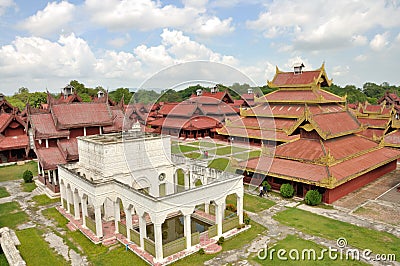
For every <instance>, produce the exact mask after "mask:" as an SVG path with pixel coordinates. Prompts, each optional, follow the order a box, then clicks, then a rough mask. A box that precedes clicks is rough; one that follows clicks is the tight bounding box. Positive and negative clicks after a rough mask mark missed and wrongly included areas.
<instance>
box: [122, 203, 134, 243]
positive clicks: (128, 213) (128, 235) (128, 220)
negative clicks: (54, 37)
mask: <svg viewBox="0 0 400 266" xmlns="http://www.w3.org/2000/svg"><path fill="white" fill-rule="evenodd" d="M124 211H125V219H126V238H128V240H129V241H131V229H132V212H131V209H130V208H129V209H124Z"/></svg>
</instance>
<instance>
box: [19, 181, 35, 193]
mask: <svg viewBox="0 0 400 266" xmlns="http://www.w3.org/2000/svg"><path fill="white" fill-rule="evenodd" d="M21 186H22V191H24V192H32V191H33V190H34V189H35V188H36V184H35V182H32V183H25V182H22V183H21Z"/></svg>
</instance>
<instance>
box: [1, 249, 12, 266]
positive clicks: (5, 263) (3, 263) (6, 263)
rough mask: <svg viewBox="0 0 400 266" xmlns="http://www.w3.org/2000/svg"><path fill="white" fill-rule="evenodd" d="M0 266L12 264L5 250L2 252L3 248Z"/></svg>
mask: <svg viewBox="0 0 400 266" xmlns="http://www.w3.org/2000/svg"><path fill="white" fill-rule="evenodd" d="M0 265H1V266H8V265H10V264H8V261H7V258H6V255H4V253H3V250H1V247H0Z"/></svg>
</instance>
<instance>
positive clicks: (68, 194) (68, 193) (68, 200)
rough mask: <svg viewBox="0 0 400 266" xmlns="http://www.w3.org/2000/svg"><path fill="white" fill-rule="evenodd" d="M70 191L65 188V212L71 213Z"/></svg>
mask: <svg viewBox="0 0 400 266" xmlns="http://www.w3.org/2000/svg"><path fill="white" fill-rule="evenodd" d="M71 194H72V192H71V190H70V189H68V188H67V212H68V213H71V201H72V199H71V198H72V195H71Z"/></svg>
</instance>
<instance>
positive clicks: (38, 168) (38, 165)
mask: <svg viewBox="0 0 400 266" xmlns="http://www.w3.org/2000/svg"><path fill="white" fill-rule="evenodd" d="M37 171H38V175H40V163H39V162H37Z"/></svg>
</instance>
